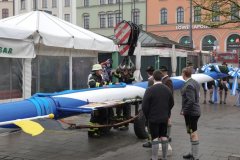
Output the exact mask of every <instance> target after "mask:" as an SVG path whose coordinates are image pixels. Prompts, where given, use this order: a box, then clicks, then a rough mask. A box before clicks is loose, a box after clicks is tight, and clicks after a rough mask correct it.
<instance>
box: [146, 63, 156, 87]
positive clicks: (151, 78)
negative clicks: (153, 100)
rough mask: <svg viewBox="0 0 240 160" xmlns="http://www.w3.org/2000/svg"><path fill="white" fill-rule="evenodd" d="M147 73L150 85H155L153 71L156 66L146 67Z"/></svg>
mask: <svg viewBox="0 0 240 160" xmlns="http://www.w3.org/2000/svg"><path fill="white" fill-rule="evenodd" d="M146 72H147V75H148V87H150V86H152V85H153V76H152V75H153V72H154V68H153V66H148V67H147V69H146Z"/></svg>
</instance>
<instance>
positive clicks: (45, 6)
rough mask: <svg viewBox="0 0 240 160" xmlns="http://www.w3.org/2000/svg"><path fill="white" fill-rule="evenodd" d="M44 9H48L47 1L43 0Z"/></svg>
mask: <svg viewBox="0 0 240 160" xmlns="http://www.w3.org/2000/svg"><path fill="white" fill-rule="evenodd" d="M42 8H47V0H42Z"/></svg>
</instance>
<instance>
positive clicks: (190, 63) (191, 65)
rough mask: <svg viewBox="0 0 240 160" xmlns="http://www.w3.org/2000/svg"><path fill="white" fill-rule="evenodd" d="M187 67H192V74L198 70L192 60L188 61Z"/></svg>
mask: <svg viewBox="0 0 240 160" xmlns="http://www.w3.org/2000/svg"><path fill="white" fill-rule="evenodd" d="M187 67H190V68H191V71H192V74H195V72H196V70H195V69H194V68H193V63H192V62H188V64H187Z"/></svg>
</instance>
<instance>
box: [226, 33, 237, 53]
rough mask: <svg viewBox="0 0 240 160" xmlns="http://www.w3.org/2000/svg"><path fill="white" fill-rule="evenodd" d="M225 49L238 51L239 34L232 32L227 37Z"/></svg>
mask: <svg viewBox="0 0 240 160" xmlns="http://www.w3.org/2000/svg"><path fill="white" fill-rule="evenodd" d="M227 51H229V52H235V53H240V35H239V34H232V35H230V36H229V37H228V38H227Z"/></svg>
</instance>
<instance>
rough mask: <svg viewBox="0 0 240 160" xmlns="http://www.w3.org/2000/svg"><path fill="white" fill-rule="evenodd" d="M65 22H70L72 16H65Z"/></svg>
mask: <svg viewBox="0 0 240 160" xmlns="http://www.w3.org/2000/svg"><path fill="white" fill-rule="evenodd" d="M64 20H65V21H68V22H70V14H64Z"/></svg>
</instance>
